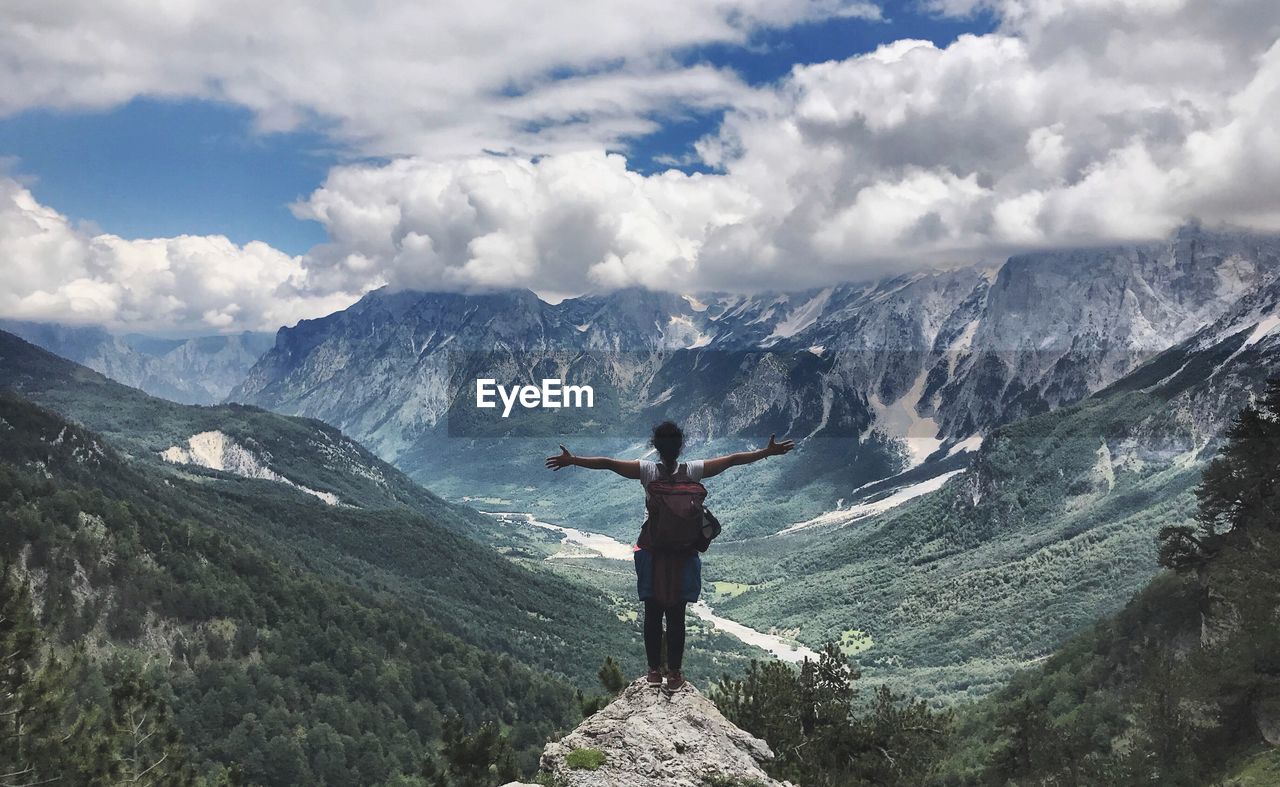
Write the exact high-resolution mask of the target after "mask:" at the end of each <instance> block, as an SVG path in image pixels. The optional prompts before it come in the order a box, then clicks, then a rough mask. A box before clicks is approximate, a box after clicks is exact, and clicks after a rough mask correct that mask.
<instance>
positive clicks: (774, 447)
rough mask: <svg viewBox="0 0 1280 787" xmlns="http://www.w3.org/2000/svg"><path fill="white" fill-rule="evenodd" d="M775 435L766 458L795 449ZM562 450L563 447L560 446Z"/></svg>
mask: <svg viewBox="0 0 1280 787" xmlns="http://www.w3.org/2000/svg"><path fill="white" fill-rule="evenodd" d="M776 437H777V435H769V445H767V446H765V449H764V452H765V455H766V456H782V455H783V454H785V453H786V452H788V451H790V450H791V449H792V448H795V447H796V441H795V440H783V441H782V442H781V443H779V442H778V441H777V440H776V439H775V438H776ZM560 447H561V448H563V447H564V446H560Z"/></svg>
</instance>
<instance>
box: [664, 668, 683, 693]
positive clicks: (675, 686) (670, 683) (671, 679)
mask: <svg viewBox="0 0 1280 787" xmlns="http://www.w3.org/2000/svg"><path fill="white" fill-rule="evenodd" d="M683 686H684V674H683V673H681V672H680V670H672V671H671V672H670V673H669V674H668V675H667V691H678V690H679V689H680V688H681V687H683Z"/></svg>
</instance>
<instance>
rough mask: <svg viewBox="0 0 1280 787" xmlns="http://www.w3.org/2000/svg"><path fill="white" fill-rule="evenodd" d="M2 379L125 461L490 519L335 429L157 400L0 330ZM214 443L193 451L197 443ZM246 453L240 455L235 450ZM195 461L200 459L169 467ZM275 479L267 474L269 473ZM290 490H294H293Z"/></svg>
mask: <svg viewBox="0 0 1280 787" xmlns="http://www.w3.org/2000/svg"><path fill="white" fill-rule="evenodd" d="M0 380H3V385H4V387H7V388H11V389H13V390H14V391H16V392H18V393H20V394H21V395H22V396H24V397H26V398H28V399H31V400H32V401H35V402H37V403H39V404H42V405H44V406H46V407H48V408H50V409H53V410H56V411H57V412H59V413H62V414H63V415H65V416H66V417H68V418H70V419H73V420H75V421H77V422H79V423H82V424H84V425H85V426H87V427H89V428H90V429H92V430H94V431H96V432H99V433H100V434H102V435H103V436H104V437H105V438H106V439H107V440H109V441H110V442H111V444H112V445H113V446H115V447H116V448H117V449H118V450H120V451H121V452H123V453H124V454H125V455H126V456H128V457H131V458H134V459H138V460H140V461H143V462H147V463H153V464H160V465H166V464H168V465H170V466H173V467H175V468H177V467H179V466H185V467H186V469H187V470H191V471H199V470H201V469H203V470H212V471H215V472H216V471H217V470H218V469H219V468H221V470H222V473H219V475H220V476H221V477H226V476H229V475H242V476H243V475H249V476H251V477H255V476H256V477H260V478H268V479H269V478H271V475H270V474H274V475H275V476H276V477H277V478H275V479H274V480H277V481H279V480H282V479H283V480H284V481H287V482H289V483H291V484H293V485H294V486H295V487H302V488H305V489H307V490H311V491H312V492H318V493H321V494H322V495H325V496H329V498H328V499H330V500H331V501H332V502H334V503H336V504H339V505H346V506H354V507H359V508H369V509H377V508H391V507H407V508H410V509H412V510H414V511H416V512H418V513H421V514H424V515H427V516H430V517H431V518H432V519H433V520H434V521H436V522H438V523H439V524H442V525H445V526H447V527H450V528H451V529H453V530H456V531H458V532H467V533H473V534H474V533H475V532H476V531H477V530H478V529H479V528H481V527H483V526H485V525H486V524H487V523H486V521H485V520H484V519H483V518H481V517H479V516H478V515H477V514H476V513H475V512H474V511H472V510H470V509H468V508H466V507H464V506H454V505H449V504H448V503H446V502H445V501H443V500H441V499H440V498H439V497H437V496H435V495H433V494H431V493H430V492H428V491H426V490H425V489H423V488H422V487H420V486H419V485H417V484H415V483H414V482H413V481H410V480H409V479H408V478H407V477H405V476H404V474H403V473H400V472H399V471H397V470H396V469H395V468H394V467H392V466H390V465H388V464H387V463H386V462H383V461H382V460H380V459H378V458H377V457H376V456H374V455H373V454H371V453H370V452H369V451H367V450H365V449H364V448H363V447H362V446H360V444H358V443H356V442H355V441H354V440H351V439H349V438H347V437H346V436H344V435H343V434H342V433H341V432H339V431H338V430H337V429H335V428H333V427H331V426H328V425H327V424H324V423H321V422H319V421H315V420H309V419H303V418H291V417H287V416H280V415H277V414H275V413H271V412H267V411H265V410H262V409H260V408H256V407H246V406H243V405H216V406H195V405H184V404H178V403H176V402H171V401H168V400H165V399H160V398H158V397H154V396H150V395H148V394H145V393H143V392H142V391H139V390H137V389H135V388H130V387H128V386H126V385H122V384H120V383H117V382H115V381H113V380H110V379H108V378H107V377H105V376H103V375H101V374H99V373H97V372H94V371H92V370H90V369H87V368H85V367H83V366H81V365H79V364H76V363H72V362H70V361H68V360H66V359H64V358H61V357H59V356H57V355H54V354H53V353H50V352H47V351H45V350H43V349H41V348H39V347H36V346H35V345H33V344H30V343H28V342H26V341H24V340H22V339H20V338H18V337H16V336H14V335H13V334H9V333H5V332H3V331H0ZM199 435H209V436H210V437H211V438H212V436H213V435H221V436H222V437H221V438H213V439H207V440H206V442H207V443H208V445H205V446H203V447H204V448H205V450H204V451H194V447H193V446H192V444H191V441H192V438H193V437H196V436H199ZM237 447H238V448H239V449H242V450H236V448H237ZM174 448H177V449H179V452H177V455H176V456H175V453H170V454H169V456H170V457H171V458H174V459H176V460H184V459H189V458H190V457H186V456H183V455H182V452H185V453H186V454H192V453H193V452H194V453H196V456H195V457H194V458H190V459H192V461H177V462H170V463H166V462H165V453H166V452H167V451H170V449H174ZM263 471H268V472H263ZM285 485H287V484H285Z"/></svg>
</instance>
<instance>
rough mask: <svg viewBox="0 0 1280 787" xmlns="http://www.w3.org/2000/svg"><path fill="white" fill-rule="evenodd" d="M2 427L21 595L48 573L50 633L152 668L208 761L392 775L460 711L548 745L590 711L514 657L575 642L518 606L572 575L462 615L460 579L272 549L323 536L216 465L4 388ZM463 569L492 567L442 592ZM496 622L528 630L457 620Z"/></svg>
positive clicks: (2, 559) (95, 653) (270, 772)
mask: <svg viewBox="0 0 1280 787" xmlns="http://www.w3.org/2000/svg"><path fill="white" fill-rule="evenodd" d="M0 431H2V432H3V434H2V435H0V437H2V439H0V520H3V522H4V523H5V526H4V527H3V528H0V563H2V564H3V567H4V571H5V573H6V575H7V576H6V577H5V586H4V587H5V595H6V599H5V601H6V603H9V602H11V600H12V593H13V592H14V591H13V588H14V587H15V585H13V584H11V580H12V581H16V582H17V583H19V585H21V586H25V587H26V588H28V589H29V591H30V597H31V599H32V605H33V607H34V609H35V612H36V614H37V616H38V618H37V619H38V621H39V624H40V638H41V639H42V640H43V641H44V642H45V643H46V645H47V646H48V647H50V648H52V649H53V651H52V652H53V653H55V654H71V653H73V652H74V651H75V650H77V649H78V650H79V651H80V652H82V653H83V654H84V656H83V657H82V658H84V659H89V660H90V662H91V664H96V665H98V666H96V667H93V668H92V669H89V670H88V671H87V672H86V673H85V674H86V675H89V676H92V675H103V674H110V673H112V671H113V670H114V671H116V672H119V671H124V672H125V673H131V674H137V675H140V676H141V677H140V678H138V679H139V680H142V681H143V682H144V683H145V684H146V685H147V686H149V687H150V688H149V691H150V692H151V694H152V695H153V696H154V697H158V698H159V699H158V700H156V701H157V702H162V703H163V704H164V705H165V706H167V707H168V708H169V715H171V718H172V723H173V726H174V727H175V728H176V729H177V730H179V731H180V732H181V734H182V737H183V745H184V746H185V747H187V749H189V755H190V761H191V763H192V765H193V766H194V770H195V771H196V772H197V773H201V774H205V775H208V776H210V777H216V776H218V775H219V774H223V773H224V771H225V770H226V769H235V770H237V771H238V772H239V773H240V774H241V775H242V776H243V778H244V779H246V780H247V781H248V782H250V783H259V784H278V785H291V784H302V783H320V782H324V783H330V784H349V783H360V784H375V783H380V782H383V781H385V780H387V779H389V778H391V777H393V776H395V775H396V774H404V775H409V776H412V775H416V774H418V773H420V772H421V769H422V767H423V764H424V763H425V762H426V760H427V759H428V758H429V757H430V756H432V754H433V752H434V750H435V746H436V743H437V741H438V740H439V739H440V737H441V735H442V734H444V731H445V728H446V726H447V723H448V719H449V718H451V717H453V716H457V717H459V718H460V719H461V724H462V725H463V726H464V727H466V728H474V727H475V726H476V725H477V724H479V723H480V722H482V721H486V720H497V721H500V722H501V723H502V724H503V725H504V727H507V728H509V729H510V736H511V740H512V741H513V743H514V744H515V746H516V748H517V749H521V750H527V753H528V754H529V755H530V756H532V755H533V753H534V749H535V748H536V747H537V746H538V745H540V743H541V740H542V739H543V738H544V737H545V736H547V735H549V734H550V733H551V732H552V731H553V730H555V729H557V728H563V727H565V726H566V725H570V724H571V723H572V722H573V720H574V719H575V718H576V714H577V705H576V703H575V701H574V699H573V691H572V686H571V684H570V683H569V682H568V681H567V680H566V679H565V678H563V677H553V676H550V675H548V674H546V673H545V672H542V671H539V670H537V669H534V668H531V667H529V666H526V662H532V661H536V660H537V659H533V658H531V659H523V658H520V657H519V655H517V656H515V657H513V656H512V655H508V654H510V653H511V652H512V651H515V652H516V653H517V654H519V653H521V652H522V651H523V652H524V653H525V654H526V655H528V654H531V653H538V652H546V651H555V650H556V646H555V644H554V641H553V640H551V639H550V638H548V637H547V636H546V632H545V631H544V633H543V634H542V635H541V636H530V637H529V639H528V640H526V641H525V642H521V641H520V636H519V632H518V630H517V629H516V628H515V627H514V626H513V625H512V620H513V617H525V618H526V619H527V620H529V621H533V620H534V619H535V617H536V615H537V613H538V611H539V609H540V607H539V605H540V603H541V601H540V600H539V597H540V596H545V592H541V591H540V590H539V586H540V585H542V587H543V589H544V590H545V588H546V586H548V585H550V586H551V587H552V588H553V589H554V588H555V587H557V586H558V585H557V583H554V582H550V581H546V582H540V581H539V579H538V578H537V577H531V578H530V580H529V582H528V583H526V584H521V585H519V586H516V585H508V586H507V587H505V588H504V587H502V584H501V583H500V582H495V583H494V585H495V587H494V588H492V589H489V590H488V592H490V593H493V594H495V595H494V597H493V599H491V600H490V601H488V602H487V603H486V604H485V605H486V606H487V607H488V609H486V610H485V616H484V618H483V619H476V618H472V619H470V620H468V621H466V623H467V624H468V625H464V626H458V625H456V623H457V621H456V617H457V616H464V617H465V616H468V615H470V614H472V613H470V612H468V610H467V609H466V608H465V607H460V606H458V602H459V598H458V597H457V596H451V597H446V595H445V593H444V592H441V593H440V595H439V596H438V597H437V598H435V599H431V600H430V603H424V602H425V601H426V599H425V598H424V596H423V595H417V598H416V601H412V599H413V597H414V595H415V594H411V593H409V592H407V591H406V590H404V589H403V588H400V589H397V588H396V587H392V586H387V587H378V585H380V584H382V583H380V582H377V581H374V582H371V583H368V584H369V585H371V587H364V588H361V587H358V586H356V585H355V584H354V583H353V582H351V581H344V580H343V579H342V578H340V577H339V576H337V573H338V572H335V571H330V570H328V569H324V570H305V569H303V568H302V567H301V565H300V564H301V563H302V562H303V561H304V560H306V559H308V557H310V558H312V559H314V560H316V562H319V563H323V562H324V561H325V560H326V559H330V560H332V559H334V557H333V556H328V557H326V556H324V555H315V554H314V553H312V554H311V555H309V556H308V555H306V554H303V555H296V556H293V558H292V559H290V558H289V557H285V558H282V557H280V556H278V555H275V554H272V552H271V551H269V549H268V548H269V547H270V548H279V547H280V545H281V543H282V542H284V541H290V542H294V543H296V544H297V548H298V550H299V552H302V553H309V552H311V550H310V547H311V546H313V545H314V544H315V543H316V541H315V540H314V539H313V538H310V537H307V536H305V535H304V536H302V537H298V536H297V535H296V534H290V533H285V532H277V533H269V532H267V533H266V535H264V532H266V531H269V530H270V529H271V528H287V527H288V526H289V525H287V524H286V523H285V522H281V521H273V520H272V519H271V518H270V517H271V515H270V514H269V513H266V512H262V511H257V512H253V513H250V512H246V511H243V510H241V509H239V508H238V506H237V505H235V504H231V505H220V504H219V500H220V499H221V498H220V494H217V495H215V494H210V493H209V492H208V491H206V489H207V485H206V484H204V483H203V482H201V481H197V480H188V479H183V478H180V477H165V476H160V475H157V474H155V473H153V472H151V471H149V470H148V469H146V468H145V467H135V466H133V465H131V464H130V463H128V462H127V461H125V460H124V459H123V458H122V457H121V456H120V455H119V454H117V453H116V452H115V451H114V450H113V449H112V448H111V447H110V445H109V444H108V442H107V441H106V440H104V439H103V438H102V437H99V436H97V435H95V434H93V433H91V432H89V431H87V430H85V429H83V428H81V427H79V426H76V425H74V424H71V423H68V422H67V421H65V420H64V419H62V418H61V417H59V416H57V415H55V414H53V413H51V412H49V411H46V410H42V409H39V408H37V407H35V406H34V405H31V404H30V403H28V402H25V401H23V400H21V399H18V398H16V397H14V396H12V395H11V394H4V395H3V396H0ZM291 504H292V501H281V503H280V505H282V506H288V505H291ZM305 505H308V506H311V507H312V509H313V510H312V511H303V510H294V511H292V512H291V513H292V514H293V516H294V520H293V521H294V523H295V524H296V525H297V527H298V528H299V529H300V530H303V531H306V530H308V529H312V528H319V527H322V526H323V524H322V523H320V522H313V523H311V524H302V523H301V520H305V519H307V518H308V517H309V516H310V515H313V514H315V513H317V512H319V511H329V510H330V509H329V507H326V506H324V505H323V504H321V503H318V502H312V503H305ZM338 524H341V525H343V526H345V527H362V528H373V527H375V525H376V523H375V521H374V520H372V519H364V520H351V521H346V522H341V523H338ZM417 526H418V527H419V528H427V527H429V525H428V524H427V523H425V522H423V521H422V520H419V521H418V523H417ZM437 531H438V532H437V536H438V539H437V541H436V543H437V544H438V545H439V548H438V550H437V552H436V554H434V555H432V558H433V559H435V560H437V561H438V563H437V564H436V566H435V568H436V570H439V571H441V572H444V571H449V570H450V564H451V563H456V562H457V558H458V557H459V555H457V554H454V555H452V556H450V555H449V554H448V552H449V551H450V550H456V549H461V547H462V542H461V540H460V539H459V543H457V544H452V543H450V542H449V540H448V539H449V535H448V534H447V533H445V532H444V531H439V529H437ZM475 552H477V553H483V550H480V549H479V548H475ZM469 557H474V555H469ZM495 567H496V566H495ZM511 570H512V571H515V572H522V571H524V569H521V568H518V567H512V569H511ZM376 579H377V578H376V577H375V580H376ZM459 580H462V581H474V580H473V579H472V578H470V577H457V576H452V577H450V576H445V577H442V581H441V582H440V590H441V591H445V590H447V586H448V584H449V583H451V582H455V581H459ZM472 591H473V592H475V593H477V594H478V593H481V592H485V591H486V589H484V588H480V587H473V588H472ZM504 605H505V606H506V608H509V609H511V612H512V615H503V606H504ZM542 609H545V607H544V608H542ZM489 625H493V626H502V627H504V633H505V634H507V635H510V636H511V638H512V640H513V641H512V643H511V647H510V648H509V649H507V651H506V653H505V654H504V653H503V652H502V650H501V649H499V648H497V647H493V646H492V645H490V646H488V647H478V646H477V645H475V644H470V643H468V642H465V641H464V640H463V639H462V638H461V637H459V636H457V635H456V634H451V633H448V632H447V631H446V629H447V628H452V629H460V630H461V631H462V633H463V634H465V635H467V636H468V638H470V639H471V640H472V641H475V640H477V639H481V640H482V639H484V638H485V636H484V632H483V631H477V629H482V628H483V627H485V626H489ZM5 633H7V632H5ZM575 644H577V643H575ZM113 664H119V665H121V666H118V667H113V666H112V665H113ZM568 666H569V665H568V664H566V667H568ZM69 690H70V691H71V692H72V693H73V695H78V696H84V697H92V696H94V695H95V692H101V691H105V690H106V689H104V688H103V687H101V686H97V687H95V685H93V684H92V682H90V683H85V684H80V683H76V684H74V685H73V686H72V687H71V688H70V689H69ZM67 723H68V724H70V723H71V722H70V721H67ZM33 734H34V733H33ZM95 756H97V755H95ZM81 764H82V763H72V762H68V763H66V766H67V767H68V768H74V767H78V766H79V765H81ZM72 781H73V782H74V781H75V780H74V779H72ZM409 783H412V782H409Z"/></svg>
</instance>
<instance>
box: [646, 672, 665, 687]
mask: <svg viewBox="0 0 1280 787" xmlns="http://www.w3.org/2000/svg"><path fill="white" fill-rule="evenodd" d="M644 679H645V681H646V682H647V683H648V684H649V685H650V686H661V685H662V673H661V672H659V671H657V670H656V669H651V670H649V674H647V675H645V676H644Z"/></svg>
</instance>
